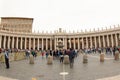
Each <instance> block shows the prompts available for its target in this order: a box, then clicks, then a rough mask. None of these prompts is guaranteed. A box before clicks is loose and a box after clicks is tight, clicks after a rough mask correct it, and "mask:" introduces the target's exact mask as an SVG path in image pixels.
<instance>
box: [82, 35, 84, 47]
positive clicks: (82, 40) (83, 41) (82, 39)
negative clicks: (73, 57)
mask: <svg viewBox="0 0 120 80" xmlns="http://www.w3.org/2000/svg"><path fill="white" fill-rule="evenodd" d="M82 49H84V40H83V37H82Z"/></svg>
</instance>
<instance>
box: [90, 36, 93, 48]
mask: <svg viewBox="0 0 120 80" xmlns="http://www.w3.org/2000/svg"><path fill="white" fill-rule="evenodd" d="M90 47H91V48H92V47H93V46H92V37H90Z"/></svg>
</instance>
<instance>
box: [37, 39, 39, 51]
mask: <svg viewBox="0 0 120 80" xmlns="http://www.w3.org/2000/svg"><path fill="white" fill-rule="evenodd" d="M37 41H38V42H37V44H38V45H37V48H38V50H39V38H38V39H37Z"/></svg>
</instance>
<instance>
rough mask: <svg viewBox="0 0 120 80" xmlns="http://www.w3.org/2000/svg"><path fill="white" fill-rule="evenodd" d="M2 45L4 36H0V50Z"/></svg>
mask: <svg viewBox="0 0 120 80" xmlns="http://www.w3.org/2000/svg"><path fill="white" fill-rule="evenodd" d="M1 43H2V36H1V35H0V48H1Z"/></svg>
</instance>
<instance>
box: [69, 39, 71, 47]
mask: <svg viewBox="0 0 120 80" xmlns="http://www.w3.org/2000/svg"><path fill="white" fill-rule="evenodd" d="M69 47H70V48H71V38H69Z"/></svg>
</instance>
